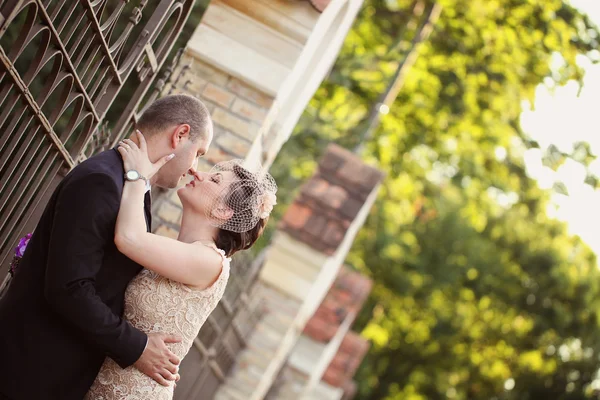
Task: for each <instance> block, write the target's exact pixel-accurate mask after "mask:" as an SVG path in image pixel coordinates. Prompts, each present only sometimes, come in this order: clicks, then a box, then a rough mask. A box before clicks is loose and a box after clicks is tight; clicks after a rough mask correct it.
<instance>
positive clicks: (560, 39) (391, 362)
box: [271, 0, 600, 400]
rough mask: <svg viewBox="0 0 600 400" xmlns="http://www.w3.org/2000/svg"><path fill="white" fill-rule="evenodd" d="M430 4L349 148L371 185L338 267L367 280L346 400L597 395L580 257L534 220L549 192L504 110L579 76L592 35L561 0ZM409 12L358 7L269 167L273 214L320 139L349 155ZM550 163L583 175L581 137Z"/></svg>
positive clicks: (559, 234)
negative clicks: (422, 28) (362, 346)
mask: <svg viewBox="0 0 600 400" xmlns="http://www.w3.org/2000/svg"><path fill="white" fill-rule="evenodd" d="M421 3H422V5H423V6H424V7H425V8H426V7H429V6H430V5H431V2H427V1H423V2H421ZM440 3H441V4H442V5H443V10H442V14H441V16H440V18H439V20H438V21H437V23H436V27H435V29H434V31H433V33H432V35H431V36H430V38H429V40H428V41H427V42H426V43H424V45H423V46H422V47H421V49H420V52H419V57H418V59H417V61H416V63H415V64H414V66H413V67H412V68H411V70H410V71H409V73H408V75H407V76H406V79H405V82H404V86H403V88H402V90H401V92H400V93H399V96H398V98H397V99H396V101H395V103H394V105H393V107H391V110H390V113H389V114H387V115H385V116H383V118H382V120H381V125H380V127H379V128H378V129H377V130H376V132H375V134H374V136H373V137H372V138H371V139H370V140H369V142H368V143H366V150H365V152H364V154H363V158H364V159H365V160H367V161H369V162H373V163H378V164H379V166H380V167H381V168H382V169H383V170H384V171H385V172H386V173H387V178H386V181H385V182H384V185H383V187H382V189H381V192H380V194H379V198H378V201H377V203H376V205H375V206H374V207H373V210H372V212H371V215H370V216H369V218H368V220H367V222H366V224H365V227H364V228H363V229H362V230H361V231H360V233H359V235H358V238H357V240H356V242H355V244H354V246H353V248H352V250H351V253H350V254H349V256H348V259H347V262H348V263H349V264H351V265H353V266H354V267H355V268H357V269H359V270H361V271H363V272H364V273H366V274H368V275H370V276H371V277H372V278H373V279H374V281H375V286H374V289H373V292H372V295H371V296H370V298H369V300H368V304H367V307H365V310H364V312H363V313H362V315H360V316H359V319H358V322H357V325H358V328H359V329H361V330H362V334H363V335H364V336H365V337H367V338H369V339H371V340H372V343H373V345H372V350H371V352H370V353H369V355H368V356H367V358H366V359H365V362H364V363H363V365H362V367H361V369H360V370H359V372H358V374H357V376H356V381H357V383H358V385H359V395H358V396H357V398H359V399H372V400H381V399H438V398H440V399H441V398H454V399H491V398H496V399H501V398H502V399H581V398H592V397H594V396H596V397H595V398H598V394H597V392H596V391H595V390H594V388H595V387H596V386H594V385H595V384H594V385H592V384H591V383H592V382H593V380H594V379H595V378H596V371H597V370H598V368H599V367H600V362H599V361H598V360H599V356H600V342H599V339H598V338H600V330H599V326H598V315H597V313H598V310H599V308H598V304H597V303H598V300H597V299H598V298H599V297H600V296H599V294H600V293H599V288H598V269H597V262H596V258H595V256H594V255H593V254H592V253H591V251H590V250H589V249H588V248H587V247H586V246H585V245H584V244H583V243H582V242H581V241H580V240H579V239H578V238H576V237H573V236H571V235H569V234H568V232H567V231H566V228H565V226H564V225H563V224H561V223H558V222H556V221H554V220H551V219H550V218H548V217H547V215H546V207H547V204H548V199H549V193H547V192H544V191H542V190H540V189H539V188H538V187H537V185H536V183H535V182H533V181H532V180H531V179H529V178H528V176H527V175H526V173H525V170H524V165H523V158H522V155H523V152H524V151H525V150H526V149H527V148H529V147H535V145H536V144H535V143H534V142H532V141H531V140H529V139H528V138H527V137H526V135H525V134H524V132H523V131H522V130H521V128H520V125H519V116H520V113H521V104H522V102H523V101H524V100H529V101H533V100H534V98H533V97H534V93H535V87H536V86H537V85H538V84H540V83H542V82H548V83H549V84H552V85H561V84H564V83H566V82H567V81H569V80H573V79H575V80H579V81H581V78H582V74H583V72H582V71H581V69H580V67H579V66H578V65H577V62H576V58H577V57H578V56H581V55H588V54H590V55H593V53H591V51H592V50H593V49H598V48H599V43H598V38H600V33H598V29H597V27H596V26H594V25H593V24H592V23H591V22H590V21H589V19H588V18H587V17H586V16H585V15H582V14H580V13H579V12H578V11H577V10H575V9H573V8H572V7H571V6H570V5H569V4H568V3H567V2H566V1H561V0H528V1H522V0H518V1H517V0H487V1H485V2H483V1H468V0H440ZM414 4H417V8H416V10H417V13H418V12H422V10H421V11H419V6H418V4H419V2H417V1H409V0H398V1H397V2H395V1H391V0H388V1H384V0H367V1H365V6H364V8H363V10H362V12H361V14H360V15H359V17H358V19H357V21H356V23H355V25H354V28H353V29H352V31H351V32H350V34H349V35H348V38H347V40H346V42H345V45H344V47H343V49H342V51H341V54H340V57H339V59H338V62H337V63H336V65H335V67H334V68H333V70H332V72H331V74H330V76H329V78H328V79H327V80H326V81H325V82H324V83H323V85H322V86H321V87H320V88H319V90H318V91H317V93H316V94H315V96H314V98H313V99H312V100H311V102H310V104H309V107H308V108H307V110H306V112H305V115H304V116H303V117H302V119H301V121H300V122H299V124H298V127H297V132H296V133H295V135H294V136H293V137H292V139H291V140H290V141H289V142H288V143H287V144H286V145H285V146H284V148H283V151H282V153H281V154H280V155H279V157H278V159H277V161H276V163H275V165H274V166H273V167H272V169H271V171H272V172H273V173H274V175H276V178H278V179H279V180H280V181H284V180H285V181H286V185H285V186H283V185H282V186H283V187H282V188H281V189H280V196H279V197H280V200H279V202H280V204H286V203H289V202H290V201H291V200H292V199H293V197H294V195H295V192H294V190H297V189H291V188H297V187H298V186H299V185H300V183H301V182H302V181H303V180H304V179H306V178H307V177H309V176H310V175H311V174H312V172H313V171H314V168H315V165H316V160H317V159H318V158H319V157H320V155H321V152H322V149H324V148H325V146H324V144H326V143H327V142H329V141H335V142H337V143H338V144H341V145H343V146H345V147H347V148H354V147H355V146H356V145H357V141H358V140H359V138H360V136H361V135H360V134H361V132H362V130H363V129H364V123H365V119H366V117H367V115H368V112H369V110H370V109H371V107H373V106H374V103H375V101H376V99H377V98H378V96H379V95H380V93H381V92H382V91H383V90H384V89H385V87H386V86H387V84H388V81H389V79H390V77H391V76H392V74H393V73H394V70H395V69H396V68H397V66H398V63H399V62H401V61H402V59H403V57H404V56H405V55H406V54H407V52H408V50H409V47H410V45H409V44H410V41H411V40H412V36H413V35H414V31H415V27H416V25H417V24H415V23H414V21H415V20H414V17H413V16H412V15H413V5H414ZM411 21H412V22H411ZM557 60H558V61H559V62H557ZM566 158H571V159H574V160H576V161H577V162H581V163H582V164H584V165H588V164H589V163H590V162H591V161H592V160H593V159H594V155H593V154H592V153H591V151H590V149H589V146H588V145H587V144H585V143H581V144H577V145H576V146H575V148H574V149H573V152H572V154H564V153H561V152H559V151H558V150H557V149H550V150H549V151H548V154H547V157H546V161H545V162H547V163H548V165H549V166H551V167H552V168H556V167H558V166H559V165H560V164H561V163H562V162H564V160H565V159H566ZM588 181H589V182H590V183H593V184H594V185H595V184H596V183H597V181H598V180H597V179H596V177H594V176H592V175H590V177H589V178H588ZM557 189H559V190H560V188H557ZM286 190H287V191H286ZM278 212H279V213H281V212H282V210H281V208H280V210H278ZM275 217H277V215H275ZM596 384H597V383H596ZM513 385H514V386H513Z"/></svg>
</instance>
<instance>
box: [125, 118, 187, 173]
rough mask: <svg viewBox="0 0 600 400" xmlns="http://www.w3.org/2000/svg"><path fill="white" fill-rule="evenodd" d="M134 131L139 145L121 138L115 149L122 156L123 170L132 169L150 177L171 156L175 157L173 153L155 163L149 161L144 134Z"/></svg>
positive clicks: (170, 158) (171, 157)
mask: <svg viewBox="0 0 600 400" xmlns="http://www.w3.org/2000/svg"><path fill="white" fill-rule="evenodd" d="M135 133H136V135H137V138H138V141H139V142H140V145H139V146H138V145H137V144H136V143H135V142H134V141H133V140H130V139H123V140H121V141H120V142H119V147H118V149H117V150H118V151H119V153H121V156H122V157H123V167H124V169H125V172H127V171H129V170H132V169H134V170H136V171H137V172H139V173H140V175H142V176H143V177H144V178H146V179H150V178H152V177H153V176H154V175H155V174H156V173H157V172H158V170H159V169H161V168H162V166H163V165H165V164H166V163H167V162H168V161H169V160H172V159H173V157H175V154H169V155H168V156H165V157H162V158H161V159H159V160H158V161H157V162H155V163H153V162H151V161H150V159H149V158H148V148H147V146H146V139H145V138H144V135H142V133H141V132H140V131H138V130H136V131H135Z"/></svg>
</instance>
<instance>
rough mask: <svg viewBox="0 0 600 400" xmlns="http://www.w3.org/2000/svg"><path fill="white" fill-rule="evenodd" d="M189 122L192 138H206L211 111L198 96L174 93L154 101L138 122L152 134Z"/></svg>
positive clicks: (145, 132) (141, 128)
mask: <svg viewBox="0 0 600 400" xmlns="http://www.w3.org/2000/svg"><path fill="white" fill-rule="evenodd" d="M180 124H188V125H189V126H190V128H191V129H190V139H191V140H193V141H196V140H197V139H199V138H204V137H205V136H206V135H207V133H208V126H209V125H210V124H211V119H210V112H209V111H208V109H207V108H206V106H205V105H204V103H202V102H201V101H200V100H198V99H197V98H195V97H193V96H190V95H187V94H174V95H169V96H165V97H161V98H160V99H158V100H156V101H154V102H153V103H152V104H150V106H149V107H148V108H146V109H145V110H144V112H143V113H142V116H141V117H140V119H139V120H138V122H137V124H136V128H137V129H139V130H140V131H141V132H142V133H143V134H144V135H146V134H147V135H148V136H152V135H154V134H156V133H158V132H163V131H164V130H166V129H169V128H170V127H172V126H176V125H180Z"/></svg>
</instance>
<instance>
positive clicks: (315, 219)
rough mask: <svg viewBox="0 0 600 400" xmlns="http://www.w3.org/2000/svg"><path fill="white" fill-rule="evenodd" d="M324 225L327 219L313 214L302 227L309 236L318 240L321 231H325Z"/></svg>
mask: <svg viewBox="0 0 600 400" xmlns="http://www.w3.org/2000/svg"><path fill="white" fill-rule="evenodd" d="M326 225H327V218H325V217H323V216H322V215H315V214H313V215H312V216H311V217H310V219H309V220H308V222H307V223H306V224H305V225H304V230H305V231H306V232H308V233H310V234H311V235H313V236H316V237H318V238H320V237H321V233H322V232H323V229H325V226H326Z"/></svg>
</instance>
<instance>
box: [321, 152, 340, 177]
mask: <svg viewBox="0 0 600 400" xmlns="http://www.w3.org/2000/svg"><path fill="white" fill-rule="evenodd" d="M343 164H344V157H342V156H341V155H339V154H335V153H334V152H331V151H327V152H326V153H325V155H324V156H323V158H322V159H321V161H320V162H319V168H321V169H324V170H328V171H331V172H334V171H335V170H337V169H338V168H339V167H340V166H341V165H343Z"/></svg>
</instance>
